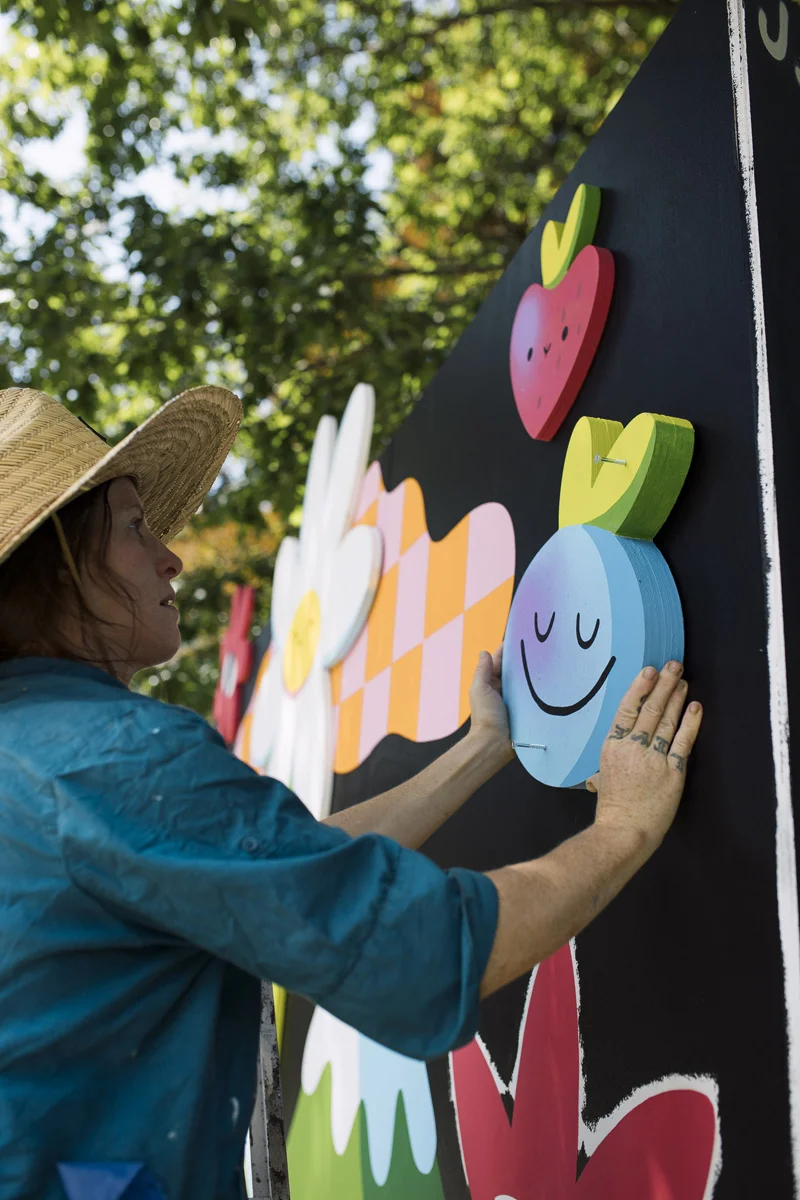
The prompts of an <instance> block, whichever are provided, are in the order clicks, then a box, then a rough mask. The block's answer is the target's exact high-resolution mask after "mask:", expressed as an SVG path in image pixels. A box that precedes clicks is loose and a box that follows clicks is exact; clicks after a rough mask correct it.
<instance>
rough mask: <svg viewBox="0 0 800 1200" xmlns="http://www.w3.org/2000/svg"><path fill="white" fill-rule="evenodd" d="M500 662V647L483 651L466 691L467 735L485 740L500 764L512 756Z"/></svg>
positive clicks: (501, 652)
mask: <svg viewBox="0 0 800 1200" xmlns="http://www.w3.org/2000/svg"><path fill="white" fill-rule="evenodd" d="M502 662H503V647H502V646H501V647H500V649H499V650H497V651H496V652H495V654H494V655H491V654H489V653H487V651H485V650H482V651H481V655H480V658H479V659H478V665H477V667H476V668H475V674H474V675H473V677H472V686H471V687H470V690H469V699H470V707H471V709H472V725H471V727H470V735H471V736H473V737H480V738H481V739H482V740H484V741H485V742H487V748H488V749H490V750H492V751H496V752H497V754H498V757H499V758H500V759H501V763H500V765H502V763H503V762H510V760H511V759H512V758H513V756H514V752H513V750H512V748H511V733H510V730H509V725H508V711H507V709H506V706H505V703H504V701H503V695H502V691H501V686H500V670H501V666H502Z"/></svg>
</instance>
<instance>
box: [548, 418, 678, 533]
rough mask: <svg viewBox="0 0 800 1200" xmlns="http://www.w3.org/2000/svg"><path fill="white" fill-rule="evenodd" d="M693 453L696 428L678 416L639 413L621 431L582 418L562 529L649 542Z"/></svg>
mask: <svg viewBox="0 0 800 1200" xmlns="http://www.w3.org/2000/svg"><path fill="white" fill-rule="evenodd" d="M693 450H694V429H693V427H692V425H691V424H690V423H689V422H688V421H683V420H681V419H680V418H676V417H663V416H657V415H656V414H654V413H640V414H639V416H638V417H635V418H634V419H633V420H632V421H631V422H630V424H629V425H627V426H626V427H625V428H624V429H623V427H622V425H621V424H620V423H619V421H604V420H601V419H599V418H597V417H581V419H580V421H578V423H577V425H576V426H575V429H574V430H573V433H572V437H571V438H570V441H569V446H568V447H567V453H566V458H565V460H564V471H563V474H562V476H561V499H560V504H559V512H558V524H559V526H560V527H561V528H563V527H564V526H565V525H578V524H584V525H599V526H600V527H601V528H602V529H608V530H609V531H610V532H611V533H618V534H620V535H621V536H622V537H632V538H646V539H648V540H651V539H652V538H654V537H655V535H656V534H657V533H658V531H659V529H660V528H661V526H662V525H663V524H664V522H665V521H666V519H667V517H668V516H669V514H670V512H671V511H672V506H673V505H674V503H675V501H676V499H677V498H678V495H679V493H680V490H681V488H682V487H683V485H684V482H685V480H686V475H687V473H688V470H689V464H690V463H691V461H692V452H693ZM604 459H607V460H611V461H605V462H604V461H603V460H604Z"/></svg>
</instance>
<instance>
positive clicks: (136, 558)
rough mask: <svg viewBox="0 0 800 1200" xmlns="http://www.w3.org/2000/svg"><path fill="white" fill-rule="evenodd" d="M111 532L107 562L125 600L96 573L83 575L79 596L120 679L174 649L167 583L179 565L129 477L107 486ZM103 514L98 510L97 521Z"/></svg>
mask: <svg viewBox="0 0 800 1200" xmlns="http://www.w3.org/2000/svg"><path fill="white" fill-rule="evenodd" d="M108 502H109V505H110V508H111V533H110V537H109V541H108V547H107V553H106V565H107V567H108V568H109V569H110V571H111V572H113V574H114V575H115V576H116V577H117V579H118V580H119V581H120V583H122V584H123V585H124V588H125V590H126V591H127V592H128V593H129V595H130V601H127V602H126V600H125V598H124V597H123V596H118V595H116V594H115V592H114V591H113V590H110V589H109V587H108V586H105V585H104V583H103V578H102V571H100V572H98V577H97V578H93V577H88V578H86V577H85V578H84V579H83V581H82V585H83V590H84V597H85V600H86V602H87V604H88V605H89V607H90V608H91V609H92V611H93V612H94V613H96V614H97V616H98V617H100V618H101V619H102V621H103V622H108V624H103V625H102V626H101V627H100V628H101V630H102V634H101V637H102V641H103V648H104V650H105V651H106V653H107V654H108V656H109V657H110V658H111V659H112V660H114V661H115V662H119V663H123V664H124V668H123V669H121V670H120V671H119V674H120V677H121V678H122V679H123V680H124V682H126V683H127V682H129V680H130V678H131V676H133V675H134V674H135V673H136V672H137V671H141V670H142V669H143V668H145V667H153V666H156V665H157V664H159V663H163V662H166V661H167V660H168V659H170V658H172V657H173V656H174V655H175V654H176V653H177V651H178V648H179V647H180V644H181V635H180V631H179V629H178V610H177V609H176V607H175V605H174V603H173V601H174V599H175V593H174V591H173V589H172V587H171V586H170V585H171V581H172V580H173V579H174V578H175V577H176V576H177V575H180V573H181V571H182V570H183V563H182V562H181V560H180V559H179V558H178V556H177V554H173V553H172V551H171V550H168V549H167V547H166V546H165V545H164V544H163V542H160V541H159V540H158V538H157V537H155V536H154V534H152V533H151V532H150V530H149V529H148V528H147V522H146V520H145V515H144V510H143V508H142V504H141V501H140V500H139V496H138V494H137V492H136V488H135V486H134V484H133V481H132V480H131V479H129V478H127V477H125V478H121V479H115V480H114V481H113V483H112V484H111V486H110V487H109V489H108ZM101 517H102V512H98V513H97V518H96V519H97V523H98V525H99V524H100V522H101Z"/></svg>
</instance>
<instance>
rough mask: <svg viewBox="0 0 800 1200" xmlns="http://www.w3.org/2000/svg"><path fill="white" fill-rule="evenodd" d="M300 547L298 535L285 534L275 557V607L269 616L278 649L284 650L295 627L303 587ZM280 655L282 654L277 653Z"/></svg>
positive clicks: (273, 589) (273, 596)
mask: <svg viewBox="0 0 800 1200" xmlns="http://www.w3.org/2000/svg"><path fill="white" fill-rule="evenodd" d="M299 550H300V547H299V543H298V541H297V538H293V537H285V538H284V539H283V541H282V542H281V544H280V547H279V548H278V556H277V558H276V559H275V574H274V575H273V578H272V607H271V609H270V614H269V620H270V627H271V629H272V639H273V642H274V643H275V650H282V649H283V647H284V646H285V645H286V638H287V637H288V634H289V629H290V628H291V624H292V619H293V617H294V613H295V609H296V608H297V603H298V601H299V599H300V596H301V595H302V593H301V591H300V553H299ZM276 657H278V658H280V655H279V654H278V655H276Z"/></svg>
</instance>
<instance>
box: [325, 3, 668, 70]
mask: <svg viewBox="0 0 800 1200" xmlns="http://www.w3.org/2000/svg"><path fill="white" fill-rule="evenodd" d="M678 2H679V0H629V2H628V3H625V0H502V2H501V3H499V4H487V5H484V6H483V7H481V8H476V9H473V10H472V12H457V13H452V14H451V15H450V16H447V17H441V18H440V19H439V20H438V21H436V22H435V23H434V24H431V25H428V26H427V27H426V28H424V29H410V30H409V31H408V32H407V33H405V34H403V36H402V37H400V38H396V39H395V40H394V41H391V42H382V41H374V42H367V44H366V45H365V46H363V47H362V52H363V53H365V54H378V53H380V54H394V53H395V52H396V51H398V50H401V49H402V48H403V46H405V45H406V44H407V43H408V42H409V41H411V40H412V38H421V39H422V40H423V41H424V42H426V43H427V44H430V43H431V42H432V41H433V40H434V39H435V38H437V37H438V36H439V35H440V34H441V33H446V32H447V31H448V30H449V29H452V28H453V27H454V26H455V25H463V24H465V23H466V22H467V21H478V20H487V19H488V18H490V17H497V16H500V15H502V14H503V13H513V12H516V13H525V12H530V11H531V10H532V9H541V10H542V11H544V12H553V13H557V14H561V15H563V14H566V13H573V12H576V11H579V10H581V9H589V10H591V9H615V8H623V7H624V8H629V9H630V8H633V9H636V10H638V11H640V12H650V13H653V14H654V15H655V16H672V15H674V13H676V12H677V10H678ZM317 52H318V54H319V55H320V57H322V56H323V55H326V54H329V55H332V56H336V57H341V58H345V57H346V56H347V55H348V54H352V50H351V48H350V46H343V45H342V44H341V43H339V42H329V43H327V44H325V45H322V46H320V47H318V51H317Z"/></svg>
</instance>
